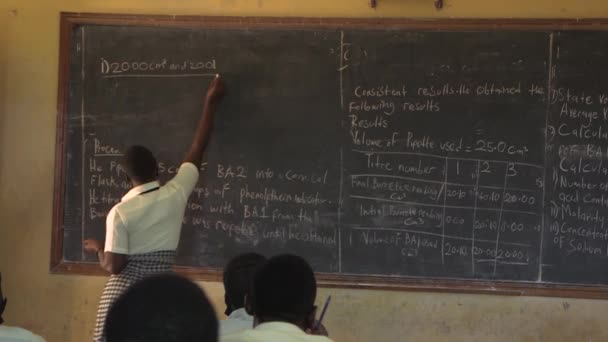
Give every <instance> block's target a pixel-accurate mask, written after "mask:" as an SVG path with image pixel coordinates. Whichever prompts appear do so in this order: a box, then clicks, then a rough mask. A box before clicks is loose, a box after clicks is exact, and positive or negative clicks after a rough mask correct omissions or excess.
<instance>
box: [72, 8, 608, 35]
mask: <svg viewBox="0 0 608 342" xmlns="http://www.w3.org/2000/svg"><path fill="white" fill-rule="evenodd" d="M61 17H62V20H64V19H65V20H66V21H68V22H71V23H75V24H100V25H141V26H176V27H224V28H230V27H234V28H243V27H247V26H255V27H284V28H287V27H294V28H298V27H299V28H305V27H325V28H334V29H340V28H350V29H370V28H381V29H387V28H391V29H392V28H394V29H403V28H410V29H421V30H432V31H443V30H466V31H468V30H470V31H478V30H488V29H490V30H523V31H533V30H535V31H555V30H563V31H570V30H608V19H604V18H602V19H597V18H583V19H580V18H572V19H563V18H559V19H557V18H556V19H547V18H542V19H517V18H500V19H474V18H338V17H319V18H313V17H273V16H268V17H259V16H258V17H237V16H192V15H157V14H154V15H148V14H114V13H90V12H81V13H78V12H61Z"/></svg>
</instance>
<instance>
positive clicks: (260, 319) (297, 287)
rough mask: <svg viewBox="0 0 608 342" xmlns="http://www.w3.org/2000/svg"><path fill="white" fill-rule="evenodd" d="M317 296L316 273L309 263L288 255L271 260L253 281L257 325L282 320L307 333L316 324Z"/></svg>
mask: <svg viewBox="0 0 608 342" xmlns="http://www.w3.org/2000/svg"><path fill="white" fill-rule="evenodd" d="M316 297H317V282H316V279H315V274H314V272H313V270H312V268H311V267H310V265H308V263H307V262H306V260H304V259H303V258H301V257H299V256H295V255H288V254H286V255H280V256H276V257H274V258H271V259H270V260H268V262H267V263H266V264H264V266H262V267H261V268H260V270H259V271H258V272H257V274H256V276H255V278H254V287H253V296H252V298H251V299H252V301H251V307H252V310H253V313H254V316H255V319H256V324H262V323H266V322H273V321H279V322H287V323H291V324H293V325H296V326H298V327H299V328H300V329H302V330H308V329H310V328H312V326H313V324H314V322H315V313H316V307H315V299H316Z"/></svg>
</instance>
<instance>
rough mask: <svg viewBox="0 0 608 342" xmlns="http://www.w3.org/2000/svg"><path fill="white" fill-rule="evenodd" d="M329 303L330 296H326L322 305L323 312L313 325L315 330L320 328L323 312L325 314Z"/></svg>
mask: <svg viewBox="0 0 608 342" xmlns="http://www.w3.org/2000/svg"><path fill="white" fill-rule="evenodd" d="M329 302H331V295H329V296H327V300H325V305H323V311H321V316H319V320H318V321H317V324H315V330H316V329H319V327H320V326H321V322H323V317H325V312H327V307H328V306H329Z"/></svg>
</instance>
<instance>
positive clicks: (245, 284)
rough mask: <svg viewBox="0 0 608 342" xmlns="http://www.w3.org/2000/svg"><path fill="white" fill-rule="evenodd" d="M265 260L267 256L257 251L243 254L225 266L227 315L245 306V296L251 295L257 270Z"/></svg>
mask: <svg viewBox="0 0 608 342" xmlns="http://www.w3.org/2000/svg"><path fill="white" fill-rule="evenodd" d="M264 262H266V257H264V256H263V255H261V254H257V253H245V254H241V255H238V256H236V257H234V258H232V259H231V260H230V261H229V262H228V264H227V265H226V267H225V268H224V290H225V293H226V294H225V295H224V301H225V302H226V311H225V312H224V313H225V314H226V315H230V314H231V313H232V310H233V309H240V308H243V307H245V296H248V297H251V290H252V287H253V277H254V276H255V272H256V271H257V270H258V268H259V267H260V266H261V265H263V264H264Z"/></svg>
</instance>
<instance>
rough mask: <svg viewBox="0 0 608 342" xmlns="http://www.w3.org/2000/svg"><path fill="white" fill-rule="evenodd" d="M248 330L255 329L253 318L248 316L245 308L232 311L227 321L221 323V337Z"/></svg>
mask: <svg viewBox="0 0 608 342" xmlns="http://www.w3.org/2000/svg"><path fill="white" fill-rule="evenodd" d="M248 329H253V316H251V315H250V314H248V313H247V311H246V310H245V308H240V309H237V310H234V311H232V313H231V314H230V316H228V318H227V319H225V320H223V321H220V336H226V335H230V334H234V333H237V332H239V331H243V330H248Z"/></svg>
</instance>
